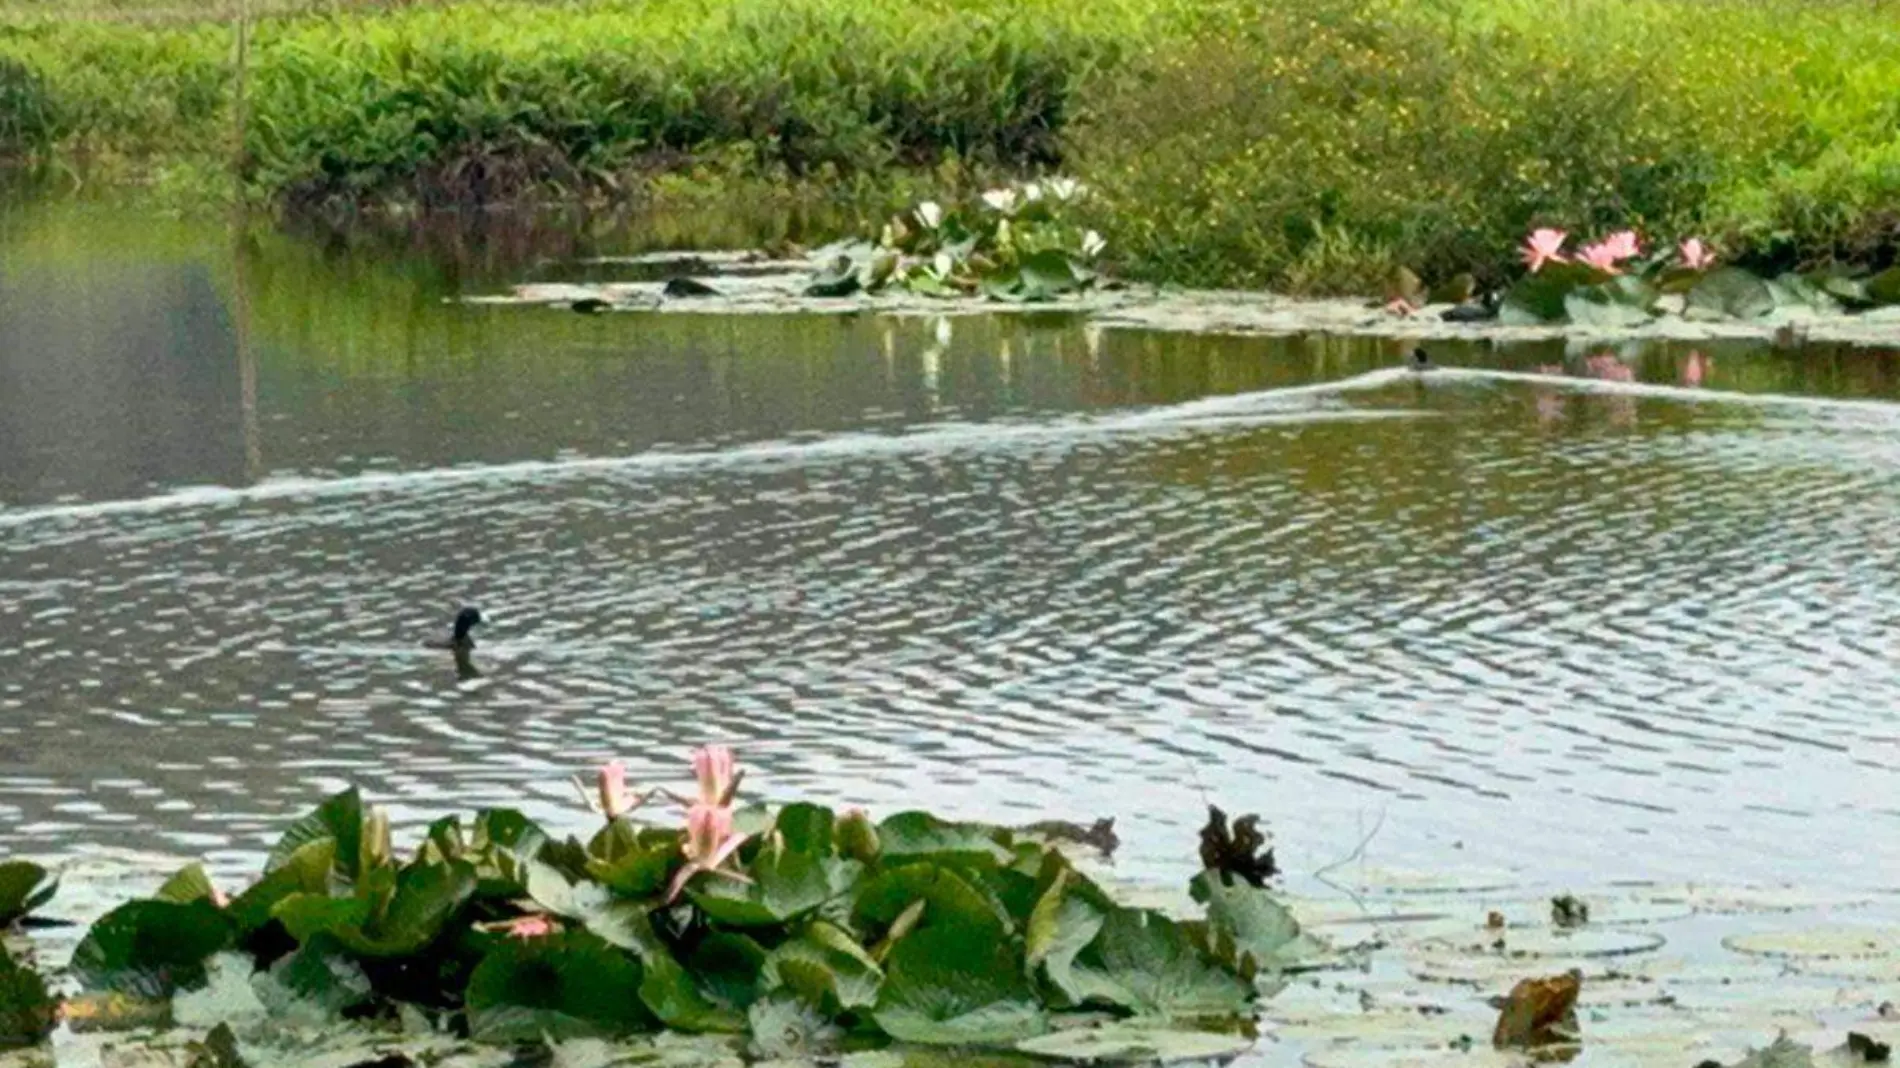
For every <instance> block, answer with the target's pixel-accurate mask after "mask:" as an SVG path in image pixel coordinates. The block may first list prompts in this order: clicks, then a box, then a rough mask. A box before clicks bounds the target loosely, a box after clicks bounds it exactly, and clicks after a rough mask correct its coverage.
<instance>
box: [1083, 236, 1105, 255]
mask: <svg viewBox="0 0 1900 1068" xmlns="http://www.w3.org/2000/svg"><path fill="white" fill-rule="evenodd" d="M1107 247H1108V241H1107V240H1106V239H1104V238H1103V237H1102V235H1101V234H1098V233H1096V232H1095V231H1093V230H1090V231H1089V232H1088V233H1086V234H1083V235H1082V255H1084V256H1087V257H1088V258H1090V259H1094V258H1095V257H1097V256H1100V255H1101V254H1102V250H1103V249H1105V248H1107Z"/></svg>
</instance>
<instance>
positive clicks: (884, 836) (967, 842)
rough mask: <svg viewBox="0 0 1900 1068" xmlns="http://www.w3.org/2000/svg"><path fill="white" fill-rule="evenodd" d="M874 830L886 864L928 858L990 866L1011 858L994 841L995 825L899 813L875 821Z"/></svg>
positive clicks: (996, 839) (1003, 846)
mask: <svg viewBox="0 0 1900 1068" xmlns="http://www.w3.org/2000/svg"><path fill="white" fill-rule="evenodd" d="M877 833H878V842H879V844H880V845H881V847H882V850H883V860H884V862H885V863H886V864H894V863H897V862H900V861H906V860H928V861H933V862H935V863H938V864H963V865H975V866H978V867H993V866H995V865H999V864H1007V863H1009V861H1010V860H1011V859H1013V858H1012V855H1011V853H1010V851H1009V849H1008V847H1006V846H1005V845H1004V844H1003V843H1002V842H1001V841H999V840H998V839H999V837H1000V832H999V831H998V830H997V828H995V827H988V826H984V825H983V824H979V823H951V822H949V821H948V820H940V819H938V818H937V817H935V816H932V815H931V814H929V813H928V812H900V813H898V814H897V815H895V816H892V817H890V818H889V819H886V820H885V821H884V822H883V823H881V824H879V825H878V829H877Z"/></svg>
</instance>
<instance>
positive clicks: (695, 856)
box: [666, 804, 752, 904]
mask: <svg viewBox="0 0 1900 1068" xmlns="http://www.w3.org/2000/svg"><path fill="white" fill-rule="evenodd" d="M746 838H747V836H746V835H743V834H733V833H732V810H731V809H730V808H726V807H724V806H722V805H703V804H702V805H694V806H693V807H692V809H691V811H689V812H687V814H686V841H685V843H684V844H683V846H682V848H681V851H682V852H684V853H685V854H686V863H685V864H683V865H681V866H680V870H679V871H678V872H677V873H676V874H675V875H674V876H673V882H672V884H671V885H669V886H668V887H667V888H666V900H667V903H668V904H671V903H672V902H673V901H675V900H676V899H678V897H679V896H680V891H682V890H685V889H686V884H687V883H689V882H691V881H692V879H693V876H695V875H698V874H699V873H700V872H710V873H712V874H714V875H722V876H725V877H726V878H728V879H734V880H737V881H739V882H742V883H749V882H751V881H752V880H750V879H748V878H746V877H745V876H744V875H742V874H740V873H739V872H736V871H728V870H726V869H724V868H721V867H720V865H721V864H724V863H725V862H726V859H727V858H729V857H731V856H732V855H733V854H734V853H736V852H738V850H739V847H740V846H741V845H744V844H745V840H746Z"/></svg>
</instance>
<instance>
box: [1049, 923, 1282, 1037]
mask: <svg viewBox="0 0 1900 1068" xmlns="http://www.w3.org/2000/svg"><path fill="white" fill-rule="evenodd" d="M1074 977H1075V984H1076V988H1077V990H1078V991H1079V992H1080V994H1081V995H1082V996H1081V999H1080V1000H1081V1001H1082V1002H1084V1003H1091V1002H1094V1003H1101V1004H1107V1005H1114V1006H1117V1007H1119V1008H1123V1009H1126V1010H1128V1011H1130V1012H1134V1013H1136V1014H1139V1015H1145V1016H1156V1017H1212V1016H1228V1015H1232V1014H1234V1013H1238V1012H1241V1011H1242V1010H1244V1009H1245V1008H1246V1007H1247V1005H1248V1003H1249V1002H1250V1001H1251V1000H1252V999H1253V997H1254V991H1253V988H1252V987H1251V986H1249V985H1248V984H1247V983H1246V982H1244V981H1242V980H1241V979H1240V977H1239V976H1237V975H1235V974H1234V973H1232V972H1230V971H1227V970H1226V969H1224V968H1222V967H1220V966H1219V965H1218V964H1217V963H1215V962H1214V961H1213V960H1211V959H1210V958H1209V957H1208V956H1207V954H1206V953H1205V952H1204V951H1203V950H1202V948H1201V946H1200V945H1199V943H1198V942H1197V941H1196V940H1195V939H1194V938H1192V937H1190V936H1189V934H1188V932H1187V930H1186V929H1185V928H1184V927H1183V926H1182V925H1181V924H1179V923H1176V922H1175V921H1174V920H1171V919H1169V918H1168V917H1167V916H1164V915H1162V914H1161V913H1158V912H1149V911H1144V910H1138V909H1117V910H1115V911H1113V912H1110V913H1109V914H1108V916H1107V918H1106V919H1104V921H1103V923H1102V930H1101V932H1100V933H1099V934H1097V935H1096V936H1095V941H1093V942H1091V943H1090V944H1089V946H1088V948H1087V949H1085V950H1084V951H1083V952H1082V954H1081V956H1080V957H1078V958H1077V960H1076V963H1075V969H1074Z"/></svg>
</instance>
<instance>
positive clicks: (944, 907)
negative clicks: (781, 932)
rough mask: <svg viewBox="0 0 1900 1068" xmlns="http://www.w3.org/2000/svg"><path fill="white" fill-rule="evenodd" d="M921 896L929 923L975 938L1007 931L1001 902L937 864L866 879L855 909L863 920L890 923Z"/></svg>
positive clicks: (881, 924)
mask: <svg viewBox="0 0 1900 1068" xmlns="http://www.w3.org/2000/svg"><path fill="white" fill-rule="evenodd" d="M917 902H923V903H924V911H923V916H922V918H921V922H922V924H923V925H924V926H926V927H935V926H948V927H954V928H956V929H958V930H961V931H963V932H965V933H967V934H969V935H970V936H971V937H973V938H989V939H1001V938H1003V937H1004V936H1005V935H1007V934H1008V931H1009V917H1008V916H1007V915H1006V914H1005V913H1004V911H1003V907H1002V905H1001V903H1000V902H998V901H996V900H995V899H994V898H993V897H991V896H990V895H988V894H986V893H984V892H983V891H981V890H979V889H978V888H977V886H976V885H975V884H974V883H972V882H971V881H969V880H967V879H965V878H964V877H963V876H962V875H959V874H958V873H957V872H955V871H952V870H951V869H949V868H944V867H940V866H938V865H936V864H907V865H904V866H903V867H901V868H893V869H891V870H889V871H886V872H884V873H882V874H880V875H878V876H876V877H875V878H873V879H871V880H869V881H867V882H866V883H865V884H864V886H863V888H862V889H860V890H859V891H858V899H857V904H856V906H855V907H854V909H853V912H852V914H853V916H855V917H856V918H857V919H858V920H859V921H860V922H864V923H870V924H873V925H875V926H879V927H889V926H891V925H892V924H894V923H896V922H897V920H898V917H900V916H902V915H904V913H905V911H906V910H907V909H909V908H911V907H912V905H914V904H916V903H917Z"/></svg>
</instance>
